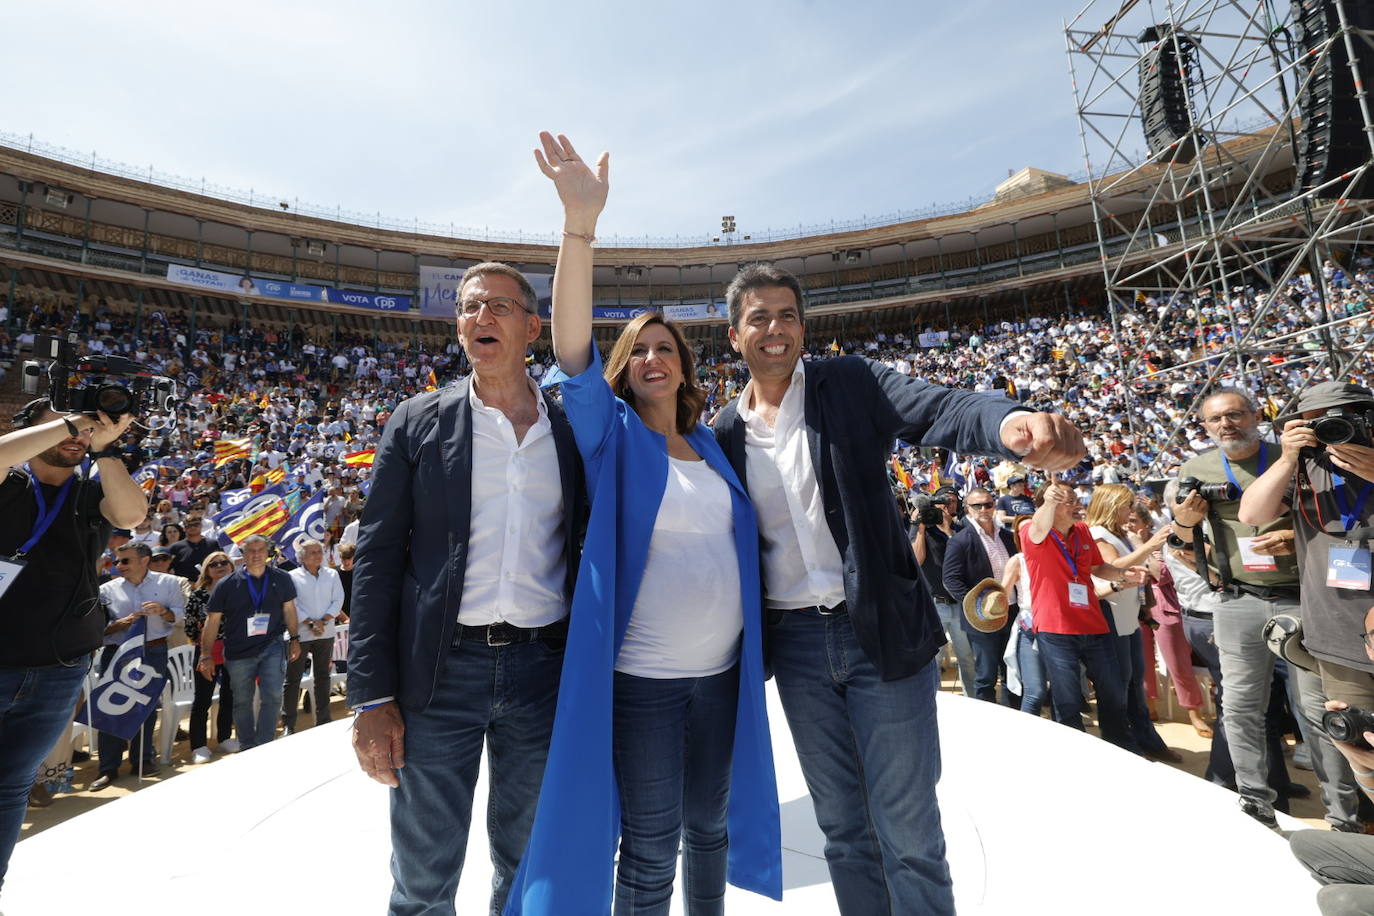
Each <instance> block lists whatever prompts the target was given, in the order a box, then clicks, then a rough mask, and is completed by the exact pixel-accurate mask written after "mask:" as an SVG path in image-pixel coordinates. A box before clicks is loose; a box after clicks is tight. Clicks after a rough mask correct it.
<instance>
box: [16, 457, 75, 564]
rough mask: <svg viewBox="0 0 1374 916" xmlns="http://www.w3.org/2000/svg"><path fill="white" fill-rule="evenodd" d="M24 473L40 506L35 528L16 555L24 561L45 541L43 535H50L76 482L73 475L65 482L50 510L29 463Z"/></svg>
mask: <svg viewBox="0 0 1374 916" xmlns="http://www.w3.org/2000/svg"><path fill="white" fill-rule="evenodd" d="M24 472H25V473H27V474H28V475H29V480H31V481H33V498H34V502H36V503H37V504H38V515H37V517H36V518H34V520H33V528H32V530H31V531H30V532H29V539H28V540H27V541H25V542H24V543H23V544H20V545H19V550H17V551H16V552H15V554H14V556H15V558H16V559H22V558H23V557H24V556H25V555H26V554H27V553H28V552H29V551H30V550H33V548H34V547H35V546H36V545H37V544H38V542H39V541H40V540H42V539H43V535H45V534H47V533H48V529H49V528H51V527H52V523H53V522H54V521H56V520H57V513H59V512H61V511H62V505H63V504H64V503H65V502H66V501H67V494H68V493H70V492H71V489H72V484H73V483H75V482H76V477H77V475H76V474H72V475H71V476H70V477H68V478H67V479H66V481H64V482H63V484H62V486H61V487H60V488H59V489H58V491H57V498H56V499H55V500H53V504H52V508H51V509H49V508H48V504H47V503H48V501H47V500H46V499H44V498H43V485H42V484H41V483H39V482H38V477H37V476H36V475H35V474H34V473H33V468H31V467H29V464H28V462H24Z"/></svg>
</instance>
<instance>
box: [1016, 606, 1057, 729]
mask: <svg viewBox="0 0 1374 916" xmlns="http://www.w3.org/2000/svg"><path fill="white" fill-rule="evenodd" d="M1012 626H1020V624H1012ZM1016 664H1017V666H1018V667H1019V668H1020V669H1021V711H1022V712H1028V713H1030V714H1031V715H1033V716H1038V715H1040V710H1041V709H1043V708H1044V707H1045V700H1046V698H1047V697H1048V696H1049V685H1048V684H1047V682H1046V680H1045V667H1044V665H1043V664H1041V661H1040V647H1039V645H1038V644H1037V643H1036V638H1035V634H1034V633H1032V632H1031V631H1030V630H1022V631H1021V634H1020V639H1019V640H1018V641H1017V643H1016Z"/></svg>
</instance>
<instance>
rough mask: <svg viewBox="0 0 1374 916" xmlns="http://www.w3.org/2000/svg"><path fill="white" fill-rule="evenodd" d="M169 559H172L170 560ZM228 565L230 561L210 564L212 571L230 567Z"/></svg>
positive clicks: (216, 561)
mask: <svg viewBox="0 0 1374 916" xmlns="http://www.w3.org/2000/svg"><path fill="white" fill-rule="evenodd" d="M169 559H170V558H169ZM228 565H229V561H228V560H215V561H214V562H213V563H211V564H210V568H211V569H218V568H219V567H221V566H228Z"/></svg>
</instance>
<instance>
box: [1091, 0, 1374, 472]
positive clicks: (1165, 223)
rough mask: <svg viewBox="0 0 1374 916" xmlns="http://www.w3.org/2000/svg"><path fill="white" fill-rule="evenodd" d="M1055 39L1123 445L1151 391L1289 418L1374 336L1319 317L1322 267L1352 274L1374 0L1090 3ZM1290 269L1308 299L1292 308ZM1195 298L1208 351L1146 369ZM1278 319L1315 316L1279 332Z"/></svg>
mask: <svg viewBox="0 0 1374 916" xmlns="http://www.w3.org/2000/svg"><path fill="white" fill-rule="evenodd" d="M1064 34H1065V41H1066V47H1067V54H1068V64H1069V74H1070V78H1071V81H1072V83H1073V91H1074V101H1075V109H1076V112H1077V116H1078V125H1079V133H1080V137H1081V140H1082V146H1083V155H1084V159H1085V161H1086V165H1087V172H1088V184H1089V193H1090V195H1091V199H1092V205H1093V213H1094V222H1095V223H1096V226H1097V233H1098V243H1099V247H1100V252H1101V256H1102V267H1103V272H1104V276H1105V280H1106V288H1107V298H1108V309H1109V314H1110V317H1111V322H1112V329H1113V334H1114V337H1115V339H1116V341H1117V342H1118V355H1117V360H1118V363H1119V371H1120V378H1121V380H1122V381H1123V382H1124V384H1123V386H1122V388H1123V390H1124V391H1125V392H1126V399H1127V403H1126V407H1127V416H1128V418H1129V420H1130V423H1131V432H1132V434H1133V435H1134V434H1135V433H1136V425H1137V424H1138V422H1139V419H1138V417H1137V414H1138V412H1139V410H1138V408H1139V406H1140V404H1139V401H1138V397H1139V392H1140V391H1141V390H1142V386H1146V387H1149V386H1150V385H1151V384H1152V383H1169V382H1170V381H1171V380H1184V379H1186V380H1188V381H1190V382H1191V381H1193V380H1196V379H1199V378H1201V379H1203V380H1205V384H1203V385H1201V386H1198V387H1197V389H1196V399H1195V400H1194V402H1193V404H1192V407H1191V409H1190V411H1189V413H1190V415H1195V412H1196V410H1197V408H1198V406H1199V403H1198V402H1199V401H1200V400H1201V398H1202V397H1204V396H1205V394H1206V393H1207V392H1208V390H1209V389H1211V388H1213V387H1214V386H1216V385H1218V384H1235V385H1240V386H1242V387H1245V388H1247V389H1248V390H1250V391H1251V392H1253V393H1255V394H1256V396H1257V397H1259V398H1260V399H1261V403H1263V400H1264V399H1265V398H1266V396H1268V397H1271V398H1273V397H1277V398H1278V403H1279V404H1281V405H1283V406H1285V407H1287V406H1289V405H1291V401H1292V399H1293V398H1294V397H1295V396H1296V395H1297V393H1298V391H1300V390H1301V387H1302V386H1303V385H1305V384H1307V383H1308V382H1310V381H1317V380H1321V379H1323V378H1328V377H1332V378H1342V377H1345V376H1346V375H1348V373H1349V371H1350V368H1351V367H1352V366H1353V365H1356V364H1357V363H1359V361H1361V360H1363V359H1365V354H1366V351H1367V350H1368V348H1369V346H1370V342H1371V339H1374V338H1371V337H1370V336H1369V333H1368V330H1367V328H1366V327H1365V325H1366V322H1367V320H1368V316H1367V314H1364V315H1360V314H1347V313H1346V312H1345V311H1344V310H1343V309H1341V308H1338V307H1337V308H1333V302H1332V301H1331V299H1332V294H1331V293H1332V291H1331V290H1330V289H1328V288H1327V287H1326V285H1325V284H1324V283H1323V282H1322V267H1323V264H1324V262H1325V261H1326V260H1328V259H1334V260H1335V261H1336V262H1338V263H1343V264H1344V268H1345V270H1346V271H1347V272H1353V264H1352V263H1351V260H1350V256H1351V252H1352V251H1353V250H1354V249H1355V248H1356V246H1358V245H1359V244H1361V243H1362V242H1365V243H1367V242H1370V241H1374V200H1370V199H1367V198H1369V197H1374V121H1372V120H1371V116H1370V113H1371V109H1372V108H1374V99H1371V98H1370V97H1369V96H1368V95H1367V94H1366V91H1365V86H1364V80H1363V79H1362V78H1361V72H1362V70H1363V72H1364V73H1365V74H1370V73H1374V0H1297V2H1292V3H1291V4H1290V3H1288V2H1284V3H1277V2H1275V0H1245V2H1242V0H1092V2H1089V3H1088V5H1087V6H1086V7H1084V8H1083V10H1082V11H1081V12H1079V13H1078V15H1076V16H1075V17H1074V18H1073V19H1072V21H1070V22H1067V23H1065V25H1064ZM1371 84H1374V80H1371ZM1342 87H1344V90H1343V88H1342ZM1142 149H1143V150H1144V152H1142V151H1141V150H1142ZM1303 274H1307V275H1308V277H1309V280H1310V282H1311V286H1312V289H1311V291H1310V292H1306V291H1304V296H1305V297H1315V303H1314V302H1312V301H1310V298H1309V301H1307V302H1305V303H1304V302H1295V301H1294V299H1293V298H1292V297H1291V296H1290V285H1289V281H1290V280H1293V279H1295V278H1301V276H1302V275H1303ZM1237 297H1244V298H1247V299H1251V300H1253V304H1252V314H1251V315H1250V317H1249V320H1248V321H1247V320H1243V318H1242V317H1241V316H1239V315H1238V314H1237V312H1236V310H1235V309H1234V308H1230V307H1228V304H1229V303H1232V302H1233V301H1235V300H1236V298H1237ZM1147 298H1148V299H1149V300H1153V304H1154V305H1155V306H1157V307H1155V308H1151V309H1145V308H1142V307H1141V303H1142V302H1144V301H1145V300H1146V299H1147ZM1209 301H1210V302H1211V303H1214V304H1215V303H1220V304H1221V305H1222V306H1223V308H1226V314H1227V316H1228V317H1227V319H1226V320H1228V321H1229V323H1230V327H1229V334H1227V335H1225V339H1224V340H1223V341H1220V342H1218V343H1217V345H1216V346H1214V347H1213V348H1212V349H1210V350H1208V351H1206V352H1204V353H1202V354H1198V353H1196V352H1194V353H1193V354H1192V355H1191V356H1186V357H1185V356H1182V355H1171V356H1169V357H1168V358H1166V359H1164V360H1162V361H1161V360H1155V361H1154V362H1153V363H1151V362H1149V361H1147V356H1149V355H1150V354H1159V353H1160V352H1162V351H1166V350H1167V349H1168V348H1169V346H1170V345H1171V344H1174V343H1177V341H1178V340H1179V338H1180V335H1181V333H1182V332H1184V331H1185V330H1187V329H1188V328H1189V326H1190V325H1196V326H1197V327H1198V328H1199V329H1200V328H1201V326H1202V323H1203V322H1202V314H1201V311H1202V310H1201V308H1200V307H1199V305H1200V304H1201V303H1203V302H1209ZM1337 305H1338V303H1337ZM1295 307H1297V308H1299V309H1300V310H1302V311H1311V310H1313V309H1314V308H1315V309H1316V314H1315V315H1314V316H1312V318H1311V319H1308V320H1307V321H1306V322H1305V323H1304V326H1303V327H1300V328H1295V327H1292V326H1290V324H1291V323H1288V322H1286V321H1285V316H1286V315H1287V313H1289V312H1290V310H1292V309H1293V308H1295ZM1123 333H1128V334H1129V335H1130V336H1131V340H1132V343H1131V345H1130V346H1126V345H1123V343H1124V341H1125V340H1126V338H1125V337H1123ZM1200 336H1201V335H1200V334H1199V335H1198V337H1199V338H1200ZM1137 339H1140V340H1143V344H1141V345H1136V344H1135V341H1136V340H1137ZM1196 342H1197V343H1198V344H1202V343H1203V341H1201V340H1200V339H1199V340H1197V341H1196ZM1294 368H1297V369H1298V370H1299V372H1298V374H1299V376H1300V377H1301V378H1302V383H1301V384H1300V385H1298V386H1297V387H1296V388H1295V387H1293V386H1292V385H1290V384H1288V381H1287V379H1286V376H1288V375H1291V374H1292V370H1293V369H1294ZM1133 401H1134V402H1133ZM1174 435H1175V436H1176V435H1177V431H1175V433H1174ZM1136 441H1139V440H1138V439H1137V440H1136ZM1168 444H1169V443H1165V447H1167V445H1168ZM1163 451H1164V447H1161V449H1160V452H1161V453H1162V452H1163Z"/></svg>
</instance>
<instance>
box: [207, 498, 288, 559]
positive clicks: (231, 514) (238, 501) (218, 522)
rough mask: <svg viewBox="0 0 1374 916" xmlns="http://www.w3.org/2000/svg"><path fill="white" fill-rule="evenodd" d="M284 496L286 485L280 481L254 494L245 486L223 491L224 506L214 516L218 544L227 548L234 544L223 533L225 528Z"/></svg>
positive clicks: (279, 500) (277, 501)
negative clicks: (239, 488) (217, 530)
mask: <svg viewBox="0 0 1374 916" xmlns="http://www.w3.org/2000/svg"><path fill="white" fill-rule="evenodd" d="M244 494H246V495H244ZM285 496H286V485H285V484H280V483H279V484H273V485H272V486H270V487H268V488H267V489H266V490H263V491H262V492H261V493H257V494H254V493H253V492H252V490H250V489H249V488H247V487H244V488H243V489H241V490H227V491H225V493H224V494H223V505H224V506H225V507H226V508H225V509H224V510H223V511H222V512H220V513H219V514H218V515H216V516H215V518H214V522H215V527H216V528H217V529H219V533H218V535H217V538H218V539H219V543H220V546H221V547H223V548H224V549H225V550H228V549H229V548H230V547H232V546H233V544H234V542H233V541H232V540H230V539H229V537H228V535H226V534H225V533H224V529H225V528H227V527H229V526H230V525H232V524H234V523H235V522H237V521H239V520H241V519H245V518H247V517H248V516H250V515H255V514H257V513H259V512H261V511H262V510H264V509H266V508H268V507H269V506H271V505H272V504H273V503H279V502H281V501H282V499H284V498H285ZM245 536H246V535H245Z"/></svg>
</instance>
